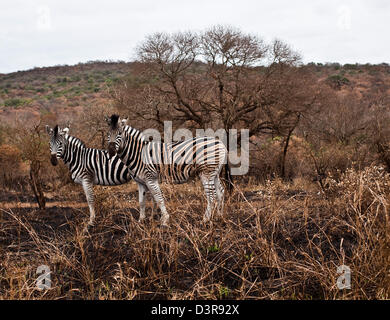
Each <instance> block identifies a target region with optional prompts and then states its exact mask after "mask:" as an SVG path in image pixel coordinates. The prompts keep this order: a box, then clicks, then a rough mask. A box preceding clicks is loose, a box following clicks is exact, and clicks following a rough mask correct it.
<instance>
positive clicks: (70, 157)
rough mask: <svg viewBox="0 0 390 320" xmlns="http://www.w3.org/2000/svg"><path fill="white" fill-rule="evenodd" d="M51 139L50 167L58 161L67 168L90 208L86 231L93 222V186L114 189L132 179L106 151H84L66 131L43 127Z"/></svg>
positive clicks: (78, 140) (65, 129) (78, 142)
mask: <svg viewBox="0 0 390 320" xmlns="http://www.w3.org/2000/svg"><path fill="white" fill-rule="evenodd" d="M46 132H47V133H48V134H49V136H50V142H49V145H50V161H51V164H52V165H53V166H56V165H57V164H58V159H59V158H61V159H62V160H63V162H64V163H65V165H66V166H67V167H68V168H69V170H70V173H71V178H72V180H73V181H74V182H75V183H77V184H81V185H82V187H83V190H84V193H85V196H86V198H87V202H88V207H89V214H90V216H89V222H88V224H87V228H88V227H90V226H93V224H94V220H95V208H94V193H93V185H102V186H114V185H120V184H124V183H127V182H129V181H130V180H132V175H131V173H130V171H129V169H128V168H127V167H126V166H124V164H123V163H122V161H121V160H120V158H119V157H116V156H115V157H110V156H109V155H108V152H107V151H106V150H99V149H93V148H87V147H86V146H85V144H84V143H83V142H82V141H81V140H80V139H78V138H76V137H73V136H71V135H69V134H68V132H69V128H63V129H61V128H60V127H59V126H58V125H56V126H55V127H54V129H53V128H50V127H49V126H48V125H47V126H46Z"/></svg>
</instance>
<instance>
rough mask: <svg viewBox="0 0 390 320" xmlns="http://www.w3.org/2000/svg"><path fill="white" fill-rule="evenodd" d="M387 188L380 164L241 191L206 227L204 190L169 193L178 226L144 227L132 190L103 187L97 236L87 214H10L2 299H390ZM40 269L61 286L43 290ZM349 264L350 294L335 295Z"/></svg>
mask: <svg viewBox="0 0 390 320" xmlns="http://www.w3.org/2000/svg"><path fill="white" fill-rule="evenodd" d="M389 181H390V180H389V174H386V173H385V172H384V171H383V170H382V169H381V168H378V167H375V166H371V167H368V168H366V169H364V170H362V171H355V170H352V169H351V170H347V172H346V173H345V174H343V175H342V177H341V179H340V180H339V181H336V180H332V179H331V178H329V179H328V181H327V183H328V185H329V189H328V190H327V191H326V193H323V192H322V191H320V190H321V189H320V188H317V187H316V186H314V185H312V184H311V183H310V182H307V181H303V180H296V181H295V182H292V183H285V182H282V181H279V180H275V181H268V182H267V183H266V184H264V185H258V184H255V183H249V184H245V185H244V184H240V183H239V182H237V184H236V185H235V187H234V191H233V193H232V194H231V196H230V197H228V198H227V199H226V204H225V213H224V215H223V216H222V217H220V216H217V215H215V216H214V218H213V220H212V222H211V223H208V224H204V223H203V222H202V216H203V212H204V210H205V201H204V199H203V197H202V196H201V195H202V194H203V191H202V188H201V185H200V183H198V182H196V183H190V184H184V185H179V186H172V185H165V184H163V186H162V187H163V189H164V192H165V196H166V202H167V207H168V210H169V212H170V213H171V219H170V226H169V228H162V227H161V226H160V223H159V219H158V218H159V212H157V210H156V209H153V208H152V206H151V207H150V208H149V209H148V219H147V220H146V221H145V222H143V223H139V222H138V221H137V218H138V201H137V198H138V197H137V193H136V188H135V186H134V185H133V184H131V185H125V186H121V187H115V188H105V187H98V188H96V194H97V212H98V214H97V221H96V226H95V227H94V228H93V229H92V230H91V231H90V232H89V234H85V233H83V227H84V223H85V221H86V218H87V214H88V213H87V209H86V208H85V209H74V208H50V209H46V211H38V210H32V209H31V210H28V209H23V210H22V209H1V210H0V243H1V251H0V298H1V299H156V298H160V299H388V298H389V285H390V282H389V267H390V262H389V236H390V233H389V232H390V231H389V212H388V208H389V194H390V189H389ZM77 190H78V189H77ZM79 192H80V193H81V190H79ZM60 194H61V190H59V191H58V196H60ZM42 264H45V265H48V266H49V268H50V270H51V272H52V273H51V280H52V287H51V289H47V290H43V291H40V290H38V288H37V286H36V279H37V274H36V268H37V267H38V266H39V265H42ZM341 265H346V266H348V267H349V268H350V270H351V280H352V281H351V288H350V289H342V290H340V289H339V288H338V287H337V279H338V277H339V276H340V274H338V273H337V268H338V266H341Z"/></svg>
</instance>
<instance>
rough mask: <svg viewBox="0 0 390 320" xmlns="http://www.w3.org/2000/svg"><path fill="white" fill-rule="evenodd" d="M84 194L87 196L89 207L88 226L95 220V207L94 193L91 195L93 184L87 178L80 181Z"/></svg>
mask: <svg viewBox="0 0 390 320" xmlns="http://www.w3.org/2000/svg"><path fill="white" fill-rule="evenodd" d="M81 185H82V186H83V190H84V193H85V196H86V198H87V202H88V207H89V221H88V227H89V226H93V224H94V222H95V207H94V202H95V201H94V195H93V184H92V182H91V181H90V180H89V179H84V180H83V181H82V183H81Z"/></svg>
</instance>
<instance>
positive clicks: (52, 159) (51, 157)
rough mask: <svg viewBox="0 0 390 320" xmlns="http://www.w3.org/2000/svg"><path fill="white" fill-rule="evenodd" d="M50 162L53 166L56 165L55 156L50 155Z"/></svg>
mask: <svg viewBox="0 0 390 320" xmlns="http://www.w3.org/2000/svg"><path fill="white" fill-rule="evenodd" d="M50 162H51V164H52V165H53V166H56V165H57V164H58V160H57V156H56V155H55V154H52V155H50Z"/></svg>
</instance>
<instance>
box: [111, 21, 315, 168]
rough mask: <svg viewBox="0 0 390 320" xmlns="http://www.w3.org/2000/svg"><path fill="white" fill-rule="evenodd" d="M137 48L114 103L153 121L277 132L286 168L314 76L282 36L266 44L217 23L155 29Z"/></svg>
mask: <svg viewBox="0 0 390 320" xmlns="http://www.w3.org/2000/svg"><path fill="white" fill-rule="evenodd" d="M137 56H138V59H139V61H140V62H141V63H140V64H139V66H138V72H137V79H136V80H135V79H134V77H133V78H130V79H127V80H126V81H123V82H122V83H121V84H120V85H119V86H118V87H116V88H114V91H113V97H114V99H115V101H116V105H117V107H118V108H119V109H122V110H124V111H125V112H126V113H127V114H129V116H130V118H132V119H134V120H136V119H142V120H143V121H144V124H145V121H146V123H147V124H149V123H151V122H153V123H154V124H157V125H158V126H162V124H163V121H164V120H173V121H174V125H175V124H176V125H183V124H185V125H186V127H188V128H212V129H214V130H215V129H217V128H223V129H225V130H229V129H231V128H237V129H239V128H243V127H245V128H249V131H250V135H256V134H261V133H272V134H279V135H282V136H283V137H286V138H285V139H284V144H283V147H282V148H283V153H282V160H281V161H282V165H281V167H282V169H281V171H282V172H281V173H282V175H284V163H285V158H286V154H287V150H288V146H289V140H290V137H291V135H292V133H293V131H294V129H295V127H296V126H297V125H298V123H299V121H300V119H301V115H302V113H304V112H305V111H306V110H307V109H308V108H309V107H310V105H311V104H313V103H314V102H315V99H314V98H313V94H314V95H315V91H311V90H308V88H304V86H307V85H309V84H310V87H312V86H313V85H314V83H315V82H314V81H312V79H310V81H311V82H310V81H309V80H308V79H309V77H308V75H307V72H305V71H304V69H303V68H300V66H299V65H300V60H301V58H300V55H299V54H297V53H296V52H295V51H293V50H292V49H291V48H290V47H289V46H288V45H287V44H285V43H283V42H282V41H280V40H275V41H273V43H271V44H270V45H267V44H266V43H265V42H264V41H263V40H262V39H260V38H259V37H258V36H256V35H253V34H246V33H243V32H242V31H240V30H239V29H236V28H233V27H229V26H215V27H212V28H210V29H207V30H206V31H204V32H201V33H193V32H185V33H177V34H173V35H170V34H166V33H156V34H153V35H151V36H148V37H147V38H146V39H145V41H144V42H143V43H141V45H140V46H139V47H138V49H137ZM313 92H314V93H313ZM227 147H229V146H227Z"/></svg>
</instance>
